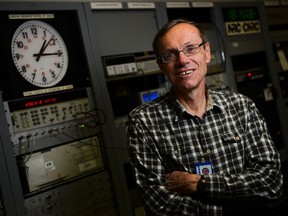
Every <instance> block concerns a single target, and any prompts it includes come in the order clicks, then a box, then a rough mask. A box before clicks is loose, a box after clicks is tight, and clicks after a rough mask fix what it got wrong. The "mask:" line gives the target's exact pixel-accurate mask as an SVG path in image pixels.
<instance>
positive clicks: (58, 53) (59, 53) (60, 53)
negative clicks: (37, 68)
mask: <svg viewBox="0 0 288 216" xmlns="http://www.w3.org/2000/svg"><path fill="white" fill-rule="evenodd" d="M62 54H63V53H62V52H55V53H42V55H41V56H47V55H58V56H61V55H62ZM35 56H39V54H36V53H35V54H33V57H35Z"/></svg>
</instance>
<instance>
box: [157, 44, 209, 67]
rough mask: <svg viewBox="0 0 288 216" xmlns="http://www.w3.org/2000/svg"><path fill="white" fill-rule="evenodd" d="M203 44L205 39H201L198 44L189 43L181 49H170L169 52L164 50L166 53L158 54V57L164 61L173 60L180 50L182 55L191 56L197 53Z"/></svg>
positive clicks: (176, 57) (177, 56)
mask: <svg viewBox="0 0 288 216" xmlns="http://www.w3.org/2000/svg"><path fill="white" fill-rule="evenodd" d="M204 44H206V41H203V42H202V43H200V44H198V45H195V44H194V45H189V46H187V47H185V48H184V49H182V50H171V51H169V52H166V53H163V54H162V55H160V56H159V59H161V60H162V61H163V62H164V63H168V62H173V61H176V60H177V59H178V58H179V53H180V52H183V53H184V55H185V56H187V57H188V56H192V55H194V54H196V53H198V52H199V50H200V47H201V46H202V45H204Z"/></svg>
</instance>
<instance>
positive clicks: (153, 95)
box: [141, 91, 159, 103]
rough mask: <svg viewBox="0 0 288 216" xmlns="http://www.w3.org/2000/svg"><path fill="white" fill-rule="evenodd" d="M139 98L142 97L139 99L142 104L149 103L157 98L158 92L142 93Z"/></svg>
mask: <svg viewBox="0 0 288 216" xmlns="http://www.w3.org/2000/svg"><path fill="white" fill-rule="evenodd" d="M141 97H142V98H141V100H142V102H143V103H147V102H149V101H152V100H154V99H156V98H158V97H159V92H158V91H153V92H146V93H143V94H142V95H141Z"/></svg>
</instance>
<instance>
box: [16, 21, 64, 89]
mask: <svg viewBox="0 0 288 216" xmlns="http://www.w3.org/2000/svg"><path fill="white" fill-rule="evenodd" d="M11 53H12V58H13V61H14V64H15V66H16V68H17V70H18V72H19V73H20V74H21V75H22V76H23V77H24V78H25V79H26V80H27V81H28V82H30V83H31V84H33V85H35V86H38V87H43V88H45V87H51V86H54V85H56V84H57V83H59V82H60V81H61V80H62V79H63V77H64V76H65V73H66V71H67V68H68V52H67V48H66V45H65V43H64V41H63V39H62V37H61V35H60V34H59V33H58V32H57V31H56V30H55V29H54V28H53V27H52V26H50V25H49V24H47V23H45V22H42V21H37V20H32V21H27V22H24V23H23V24H21V25H20V26H19V27H18V28H17V29H16V31H15V33H14V35H13V38H12V43H11Z"/></svg>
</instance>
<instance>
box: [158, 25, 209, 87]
mask: <svg viewBox="0 0 288 216" xmlns="http://www.w3.org/2000/svg"><path fill="white" fill-rule="evenodd" d="M202 42H203V41H202V39H201V37H200V33H199V30H198V29H197V28H196V27H194V26H192V25H189V24H186V23H181V24H178V25H176V26H174V27H172V28H171V29H170V30H169V31H168V32H167V33H166V34H165V35H164V36H163V38H162V46H161V47H162V49H161V53H166V52H169V51H171V50H172V51H173V50H174V51H175V50H176V51H177V50H183V49H184V48H186V47H187V46H189V45H199V44H201V43H202ZM204 46H205V49H204ZM209 62H210V45H209V43H206V44H204V45H203V46H201V47H199V48H198V49H197V52H195V54H192V55H191V56H185V54H184V53H183V52H179V53H178V58H177V59H176V60H175V61H171V62H168V63H163V62H162V61H161V60H158V65H159V67H160V69H161V70H162V71H163V72H164V74H165V75H166V76H167V77H168V78H169V80H170V82H171V84H172V86H173V90H174V91H175V92H176V93H177V92H178V93H179V92H183V91H184V92H190V91H192V90H194V89H196V88H197V87H198V86H199V85H200V84H201V83H202V84H204V86H205V79H204V78H205V75H206V72H207V63H209Z"/></svg>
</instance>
